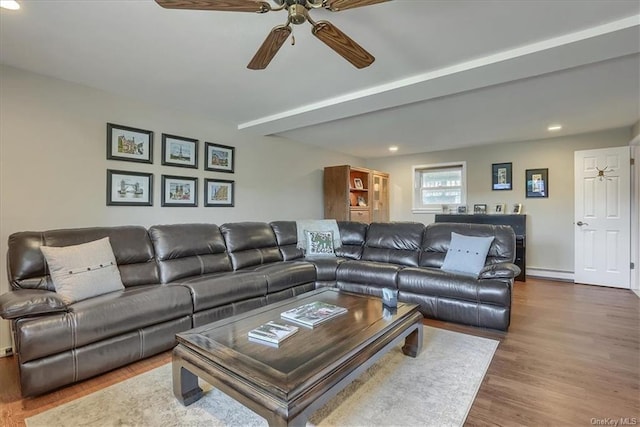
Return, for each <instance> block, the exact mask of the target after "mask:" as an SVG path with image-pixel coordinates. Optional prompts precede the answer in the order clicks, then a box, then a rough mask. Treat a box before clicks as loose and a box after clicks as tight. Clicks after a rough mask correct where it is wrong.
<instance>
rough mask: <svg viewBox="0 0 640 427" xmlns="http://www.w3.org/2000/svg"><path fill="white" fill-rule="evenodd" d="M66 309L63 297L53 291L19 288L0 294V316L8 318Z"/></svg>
mask: <svg viewBox="0 0 640 427" xmlns="http://www.w3.org/2000/svg"><path fill="white" fill-rule="evenodd" d="M66 310H67V306H66V305H65V303H64V302H63V301H62V299H61V298H60V297H59V296H58V294H56V293H55V292H51V291H45V290H42V289H19V290H16V291H11V292H7V293H6V294H3V295H0V317H2V318H3V319H7V320H9V319H17V318H19V317H25V316H35V315H38V314H45V313H55V312H59V311H66Z"/></svg>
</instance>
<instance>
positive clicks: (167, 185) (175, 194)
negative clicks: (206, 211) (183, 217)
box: [162, 175, 198, 207]
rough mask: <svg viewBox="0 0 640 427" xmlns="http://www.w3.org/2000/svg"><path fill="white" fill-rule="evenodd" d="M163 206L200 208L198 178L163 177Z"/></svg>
mask: <svg viewBox="0 0 640 427" xmlns="http://www.w3.org/2000/svg"><path fill="white" fill-rule="evenodd" d="M162 206H186V207H195V206H198V178H191V177H187V176H171V175H162Z"/></svg>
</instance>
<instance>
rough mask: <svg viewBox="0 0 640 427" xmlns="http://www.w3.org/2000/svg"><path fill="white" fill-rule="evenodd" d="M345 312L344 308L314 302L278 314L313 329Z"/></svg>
mask: <svg viewBox="0 0 640 427" xmlns="http://www.w3.org/2000/svg"><path fill="white" fill-rule="evenodd" d="M346 312H347V309H346V308H343V307H338V306H337V305H333V304H329V303H326V302H321V301H314V302H312V303H309V304H305V305H301V306H300V307H296V308H294V309H292V310H288V311H285V312H284V313H281V314H280V317H282V318H283V319H286V320H289V321H291V322H294V323H298V324H301V325H304V326H310V327H314V326H316V325H318V324H320V323H323V322H326V321H327V320H330V319H333V318H334V317H336V316H340V315H341V314H344V313H346Z"/></svg>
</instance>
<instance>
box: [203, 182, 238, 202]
mask: <svg viewBox="0 0 640 427" xmlns="http://www.w3.org/2000/svg"><path fill="white" fill-rule="evenodd" d="M234 198H235V181H228V180H225V179H209V178H205V180H204V205H205V206H206V207H233V206H234Z"/></svg>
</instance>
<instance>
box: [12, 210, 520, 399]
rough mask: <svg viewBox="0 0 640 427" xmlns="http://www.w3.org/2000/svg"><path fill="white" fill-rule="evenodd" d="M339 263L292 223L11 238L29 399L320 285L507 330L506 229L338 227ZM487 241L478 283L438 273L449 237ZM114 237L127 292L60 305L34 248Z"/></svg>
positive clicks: (511, 271)
mask: <svg viewBox="0 0 640 427" xmlns="http://www.w3.org/2000/svg"><path fill="white" fill-rule="evenodd" d="M338 226H339V230H340V235H341V241H342V246H341V247H340V248H337V249H336V255H337V257H330V258H315V259H307V258H305V257H304V254H303V252H302V250H301V249H298V248H297V247H296V243H297V230H296V223H295V222H294V221H276V222H272V223H270V224H268V223H262V222H242V223H229V224H224V225H221V226H216V225H214V224H175V225H157V226H153V227H151V228H149V229H148V230H147V229H145V228H143V227H136V226H122V227H96V228H84V229H69V230H52V231H44V232H20V233H15V234H13V235H11V236H10V237H9V250H8V254H7V260H8V262H7V267H8V268H7V270H8V275H9V281H10V284H11V287H12V290H11V291H10V292H8V293H6V294H4V295H1V296H0V316H2V317H3V318H4V319H9V320H11V326H12V331H13V336H14V341H15V350H16V355H17V357H18V362H19V368H20V381H21V387H22V394H23V395H24V396H31V395H37V394H41V393H45V392H47V391H50V390H53V389H55V388H58V387H61V386H64V385H67V384H71V383H74V382H76V381H80V380H83V379H86V378H89V377H92V376H95V375H98V374H101V373H103V372H106V371H109V370H111V369H114V368H117V367H120V366H123V365H126V364H128V363H131V362H134V361H136V360H139V359H143V358H145V357H148V356H151V355H153V354H157V353H160V352H162V351H165V350H167V349H170V348H171V347H173V346H174V345H175V334H176V333H178V332H182V331H185V330H188V329H190V328H192V327H196V326H200V325H203V324H206V323H209V322H212V321H215V320H218V319H222V318H225V317H228V316H232V315H234V314H238V313H241V312H244V311H247V310H250V309H252V308H256V307H260V306H263V305H265V304H269V303H272V302H275V301H279V300H282V299H286V298H290V297H292V296H295V295H298V294H301V293H304V292H308V291H310V290H313V289H315V288H317V287H319V286H337V287H338V288H340V289H343V290H346V291H351V292H358V293H365V294H372V295H378V296H379V295H381V293H382V288H393V289H396V290H397V291H398V298H399V300H400V301H408V302H413V303H416V304H419V305H420V308H421V311H422V313H423V314H424V315H425V316H427V317H432V318H437V319H442V320H446V321H453V322H460V323H465V324H470V325H475V326H480V327H487V328H494V329H501V330H507V328H508V327H509V321H510V315H511V289H512V285H513V279H514V277H516V276H517V275H518V273H519V269H518V267H517V266H515V265H514V264H513V260H514V257H515V235H514V233H513V231H512V229H511V228H510V227H507V226H492V225H477V224H450V223H438V224H431V225H429V226H427V227H425V226H424V225H423V224H418V223H374V224H371V225H366V224H362V223H356V222H339V223H338ZM452 231H455V232H457V233H460V234H466V235H475V236H494V241H493V243H492V245H491V248H490V250H489V254H488V256H487V260H486V266H485V268H484V269H483V271H482V272H481V274H480V276H479V278H477V279H475V278H470V277H468V276H462V275H457V274H453V273H448V272H445V271H442V270H441V269H440V266H441V265H442V262H443V260H444V257H445V254H446V251H447V249H448V245H449V241H450V239H451V232H452ZM107 236H108V237H109V238H110V243H111V246H112V248H113V252H114V254H115V257H116V261H117V264H118V268H119V270H120V275H121V277H122V281H123V283H124V285H125V289H124V290H123V291H117V292H112V293H108V294H105V295H101V296H98V297H94V298H89V299H86V300H82V301H78V302H76V303H73V304H70V305H65V304H64V303H63V302H62V300H61V299H60V297H59V296H58V295H57V294H56V293H55V288H54V287H53V284H52V282H51V279H50V277H49V274H48V270H47V264H46V262H45V260H44V257H43V255H42V251H41V250H40V246H43V245H46V246H68V245H76V244H80V243H86V242H89V241H93V240H97V239H100V238H103V237H107Z"/></svg>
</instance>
